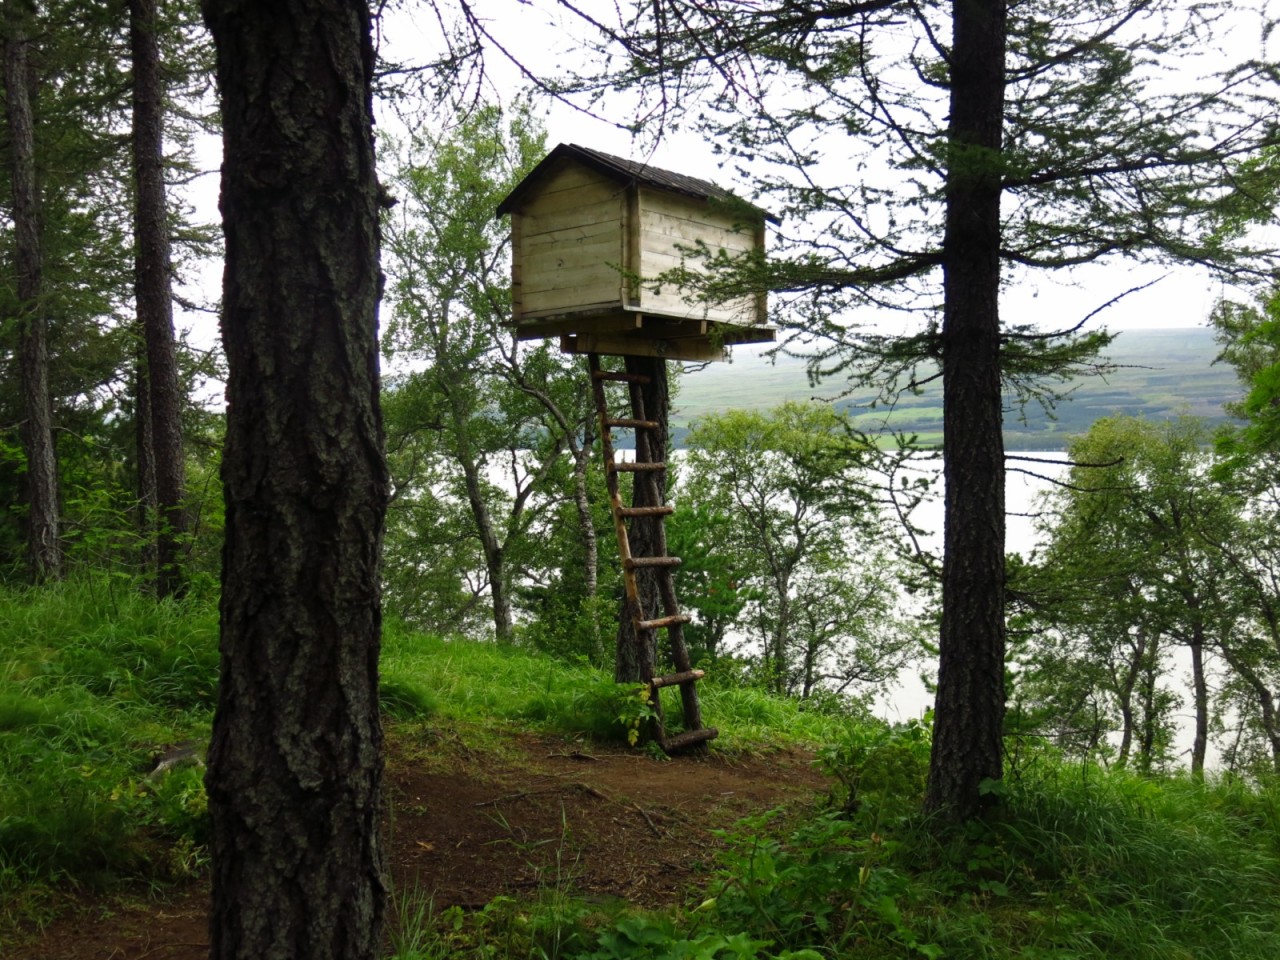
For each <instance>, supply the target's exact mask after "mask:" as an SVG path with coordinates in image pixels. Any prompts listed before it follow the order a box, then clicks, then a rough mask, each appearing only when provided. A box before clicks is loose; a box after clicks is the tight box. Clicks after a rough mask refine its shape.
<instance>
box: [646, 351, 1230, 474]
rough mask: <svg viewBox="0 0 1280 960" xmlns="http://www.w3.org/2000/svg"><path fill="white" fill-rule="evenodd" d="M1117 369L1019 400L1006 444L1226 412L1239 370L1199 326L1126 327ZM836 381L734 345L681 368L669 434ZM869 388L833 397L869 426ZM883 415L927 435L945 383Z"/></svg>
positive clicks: (875, 421)
mask: <svg viewBox="0 0 1280 960" xmlns="http://www.w3.org/2000/svg"><path fill="white" fill-rule="evenodd" d="M1106 355H1107V358H1108V359H1110V360H1111V361H1112V363H1114V364H1115V365H1116V367H1117V369H1116V370H1115V371H1114V372H1112V373H1110V374H1108V375H1106V376H1105V377H1083V378H1081V379H1079V380H1077V381H1076V382H1075V383H1073V384H1071V385H1070V390H1071V396H1070V398H1069V399H1066V400H1064V401H1063V402H1061V403H1060V404H1058V406H1057V409H1056V410H1055V411H1054V414H1053V416H1052V418H1051V417H1050V416H1049V415H1047V414H1046V413H1045V412H1044V411H1043V410H1041V409H1040V407H1039V405H1037V404H1032V405H1031V406H1030V407H1028V408H1027V409H1026V411H1025V412H1024V414H1025V420H1026V422H1025V423H1021V422H1019V416H1020V413H1019V411H1017V410H1014V411H1007V412H1006V415H1005V416H1006V421H1005V422H1006V426H1005V446H1006V447H1007V448H1009V449H1014V450H1019V449H1020V450H1060V449H1062V448H1063V447H1065V445H1066V442H1067V440H1068V438H1070V437H1073V436H1076V435H1078V434H1081V433H1084V432H1085V431H1087V430H1088V429H1089V426H1090V424H1092V423H1093V422H1094V421H1095V420H1097V419H1098V418H1099V417H1106V416H1111V415H1114V414H1126V415H1131V416H1144V417H1148V418H1150V419H1153V420H1159V419H1165V418H1168V417H1175V416H1179V415H1183V414H1190V415H1192V416H1197V417H1203V418H1204V419H1205V420H1207V421H1209V422H1210V423H1214V424H1217V423H1224V422H1226V420H1227V419H1228V418H1227V416H1226V414H1225V413H1224V412H1223V409H1222V405H1223V404H1224V403H1225V402H1227V401H1229V400H1232V399H1235V398H1236V397H1238V396H1239V395H1240V386H1239V384H1238V382H1237V381H1236V377H1235V371H1234V370H1233V369H1232V368H1231V367H1229V366H1227V365H1225V364H1215V363H1214V362H1213V361H1214V358H1215V357H1216V356H1217V355H1218V347H1217V345H1216V344H1215V343H1214V340H1213V332H1212V331H1211V330H1209V329H1208V328H1205V327H1188V328H1179V329H1170V330H1124V331H1120V332H1119V334H1118V335H1117V337H1116V339H1115V342H1114V343H1112V345H1111V347H1110V348H1109V349H1108V351H1107V354H1106ZM839 392H840V384H838V383H835V382H830V383H824V384H821V385H820V386H818V387H816V388H815V387H810V386H809V381H808V377H807V376H806V373H805V365H804V362H803V361H801V360H795V359H792V358H787V357H780V358H778V361H777V362H776V363H771V362H770V361H769V360H768V359H767V358H766V357H763V356H759V355H751V356H749V355H745V354H739V356H738V358H737V359H736V360H735V361H734V362H733V363H715V364H709V365H708V366H706V367H705V368H703V369H699V370H695V371H693V372H691V373H688V374H685V375H682V376H681V377H680V378H679V390H678V393H677V395H676V399H675V403H674V408H673V410H672V414H671V427H672V435H673V438H674V441H675V443H676V445H677V446H679V445H682V444H683V441H684V437H685V435H686V434H687V432H688V426H689V424H690V423H691V422H693V421H696V420H698V419H699V418H700V417H703V416H706V415H707V414H708V413H713V412H719V411H724V410H734V409H768V408H770V407H775V406H777V405H778V404H780V403H782V402H784V401H786V400H805V399H809V398H811V397H818V398H822V399H829V398H832V397H834V396H836V395H837V394H839ZM871 399H872V396H871V393H870V392H869V391H860V392H858V393H855V394H853V395H852V396H851V397H849V398H846V399H844V400H840V401H838V402H837V405H838V406H840V407H844V408H848V409H850V410H851V411H852V412H853V413H854V415H855V418H856V420H857V422H858V423H859V424H860V425H861V426H862V427H863V428H864V429H866V430H868V431H877V430H879V429H880V428H881V426H882V425H883V424H884V423H885V421H886V415H885V411H884V410H883V409H871V408H870V407H869V406H868V405H869V403H870V401H871ZM888 425H889V426H891V427H892V428H893V429H896V430H901V431H904V432H906V433H915V434H918V435H919V437H920V440H921V442H923V443H936V442H938V441H939V440H940V439H941V436H942V390H941V384H939V383H935V384H931V385H930V386H929V387H928V388H926V389H925V391H924V392H923V393H922V394H921V395H920V396H907V397H903V398H901V400H900V401H899V402H898V404H897V407H896V409H895V410H894V411H893V412H892V414H891V415H890V416H889V417H888Z"/></svg>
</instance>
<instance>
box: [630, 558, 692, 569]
mask: <svg viewBox="0 0 1280 960" xmlns="http://www.w3.org/2000/svg"><path fill="white" fill-rule="evenodd" d="M623 562H624V563H625V564H626V566H627V567H628V568H630V569H632V570H635V569H637V568H638V567H678V566H680V558H679V557H628V558H627V559H626V560H625V561H623Z"/></svg>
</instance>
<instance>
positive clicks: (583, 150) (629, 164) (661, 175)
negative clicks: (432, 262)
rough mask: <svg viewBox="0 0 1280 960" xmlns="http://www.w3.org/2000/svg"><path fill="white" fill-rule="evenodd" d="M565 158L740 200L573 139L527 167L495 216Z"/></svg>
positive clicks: (646, 181) (623, 178)
mask: <svg viewBox="0 0 1280 960" xmlns="http://www.w3.org/2000/svg"><path fill="white" fill-rule="evenodd" d="M566 159H569V160H576V161H577V162H578V163H581V164H583V165H584V166H586V167H590V168H591V169H592V170H595V171H596V172H597V173H601V174H603V175H604V176H606V177H609V178H610V179H612V180H616V181H617V182H618V183H621V184H631V183H638V184H640V185H642V186H646V187H656V188H658V189H659V190H668V191H670V192H672V193H682V194H684V195H685V196H687V197H694V198H695V199H698V200H726V201H732V202H734V203H743V202H744V201H742V200H740V199H739V198H737V197H735V196H734V195H733V194H732V193H730V192H729V191H728V190H725V189H723V188H722V187H718V186H716V185H715V184H714V183H712V182H710V181H709V180H699V179H698V178H697V177H690V176H686V175H685V174H683V173H673V172H672V171H670V170H662V169H660V168H658V167H654V166H650V165H649V164H647V163H641V162H639V161H637V160H626V159H624V158H622V157H615V156H613V155H612V154H608V153H601V152H600V151H599V150H592V149H591V148H590V147H580V146H578V145H577V144H576V143H562V144H560V145H559V146H557V147H556V148H555V149H554V150H552V151H551V152H550V153H549V154H547V155H546V156H545V157H543V159H542V162H541V163H539V164H538V165H537V166H536V167H534V168H533V169H532V170H530V171H529V175H528V176H526V177H525V178H524V179H523V180H521V181H520V182H519V183H518V184H516V188H515V189H514V190H512V191H511V192H510V193H509V194H507V196H506V199H504V200H503V201H502V203H500V204H498V216H502V215H503V214H505V213H511V212H512V211H513V210H515V209H516V208H517V207H518V206H519V205H520V202H521V201H522V200H523V199H524V198H525V196H526V195H527V194H528V193H529V192H530V191H532V190H533V189H535V187H536V186H537V183H538V181H539V180H541V179H542V178H543V176H545V175H546V174H547V173H548V172H549V171H550V170H551V169H553V168H554V167H555V166H556V165H557V164H558V163H559V162H560V161H561V160H566ZM746 206H747V207H748V208H749V209H751V210H754V211H756V212H757V213H759V214H760V216H762V217H764V218H765V219H766V220H768V221H770V222H771V223H779V222H781V221H779V219H778V218H777V217H776V216H774V215H773V214H771V213H770V212H769V211H767V210H764V209H761V208H760V207H757V206H755V205H753V204H749V203H748V204H746Z"/></svg>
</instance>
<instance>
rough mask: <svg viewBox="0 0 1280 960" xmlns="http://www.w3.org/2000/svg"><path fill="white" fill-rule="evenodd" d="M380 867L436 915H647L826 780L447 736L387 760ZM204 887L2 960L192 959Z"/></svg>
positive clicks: (122, 911)
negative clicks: (545, 899)
mask: <svg viewBox="0 0 1280 960" xmlns="http://www.w3.org/2000/svg"><path fill="white" fill-rule="evenodd" d="M388 757H389V759H388V765H387V778H386V793H387V799H388V822H387V826H388V836H389V843H388V863H389V866H390V868H391V874H392V879H393V882H394V883H395V884H396V885H398V887H399V888H400V889H414V888H415V886H416V889H418V890H421V891H429V892H431V893H433V895H434V903H435V907H436V909H437V910H442V909H444V908H446V907H449V906H452V905H455V904H456V905H459V906H462V907H463V908H467V909H477V908H479V907H481V906H483V905H484V904H486V903H488V902H489V901H490V900H492V899H493V898H494V897H496V896H498V895H502V894H505V895H508V896H513V897H517V898H519V897H527V896H530V895H531V894H532V893H533V892H534V891H535V890H536V889H537V888H538V887H539V886H560V887H562V888H567V889H570V890H572V891H573V892H575V893H576V894H579V895H583V896H587V897H592V898H601V899H607V898H621V899H624V900H627V901H629V902H631V903H635V904H640V905H645V906H659V905H662V904H670V903H674V902H677V901H679V900H680V899H681V898H682V897H683V896H684V895H685V893H686V892H688V890H689V888H690V886H691V885H692V884H693V883H695V882H696V880H697V877H698V876H699V872H700V869H701V868H702V867H703V866H704V865H705V864H706V863H707V862H708V861H709V860H710V857H711V854H712V852H713V849H714V845H715V838H714V837H713V835H712V833H711V831H712V830H714V829H716V828H718V827H723V826H728V825H729V824H731V823H733V821H735V820H736V819H738V818H739V817H742V816H745V815H748V814H751V813H759V812H763V811H765V810H768V809H771V808H772V807H775V806H778V805H780V804H784V803H789V802H792V801H804V800H807V799H811V798H812V797H813V796H814V794H815V793H818V792H821V791H822V790H824V789H825V788H826V782H825V780H824V779H823V777H822V776H820V775H819V774H818V773H817V772H816V771H815V770H814V769H813V768H812V766H811V765H810V763H809V760H810V758H809V757H807V756H804V755H800V754H797V753H793V752H786V751H779V752H776V753H773V754H771V755H767V756H762V755H752V756H745V757H733V758H731V757H726V756H723V755H720V754H716V753H713V754H712V756H711V757H710V758H708V759H704V760H693V759H684V760H678V761H666V762H661V761H655V760H652V759H650V758H648V757H646V756H643V755H641V754H638V753H636V752H634V751H628V750H625V749H622V748H619V747H613V746H604V745H599V744H585V743H579V742H575V741H569V740H563V739H556V738H550V737H538V736H531V735H527V734H517V735H514V736H513V737H512V738H511V739H509V740H507V741H504V742H503V743H502V744H501V745H500V748H499V749H498V750H496V751H493V752H491V751H490V750H489V749H486V750H485V751H484V752H483V753H480V752H477V751H475V750H473V749H470V748H468V747H467V746H465V745H464V744H463V742H462V741H461V740H460V739H458V738H457V737H456V736H453V735H452V734H451V733H450V732H449V731H433V732H431V733H423V734H417V735H412V736H411V735H404V734H401V735H399V736H397V737H395V738H394V739H393V741H392V742H391V744H390V747H389V750H388ZM207 898H208V887H207V884H205V883H203V882H193V883H191V884H189V885H185V886H183V887H179V888H176V889H170V890H168V891H166V892H165V893H164V894H163V895H162V896H161V897H160V898H159V899H152V900H139V899H133V900H127V901H121V900H119V899H112V900H100V901H91V902H88V903H86V904H85V905H84V907H83V908H82V909H81V910H79V911H77V913H76V914H75V915H74V916H67V917H65V918H63V919H62V920H60V921H58V922H56V923H54V924H53V925H51V926H50V927H49V928H48V929H47V930H46V931H44V933H43V935H41V936H40V937H39V938H38V939H35V940H33V941H32V942H30V943H29V944H27V945H26V946H20V947H17V948H16V949H14V950H12V951H6V957H7V958H9V960H204V958H205V957H206V956H207V950H208V947H207V943H208V938H207V931H206V922H207V913H206V901H207Z"/></svg>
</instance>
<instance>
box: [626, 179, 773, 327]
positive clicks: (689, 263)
mask: <svg viewBox="0 0 1280 960" xmlns="http://www.w3.org/2000/svg"><path fill="white" fill-rule="evenodd" d="M639 206H640V270H639V272H640V275H641V276H642V277H643V278H644V279H645V282H644V283H643V284H642V285H641V286H642V290H641V299H640V306H641V307H642V309H643V310H644V311H645V312H646V313H656V314H663V315H666V316H674V317H697V318H704V317H705V318H706V319H708V320H714V321H717V322H722V323H734V324H741V325H748V324H752V323H764V322H765V318H764V317H763V316H760V317H757V315H756V314H757V310H758V303H757V301H756V298H745V299H743V300H737V301H732V302H730V303H724V304H718V305H715V306H711V307H705V306H704V305H702V304H699V303H693V304H690V303H688V302H686V301H685V298H684V295H683V294H682V293H681V291H680V290H678V289H677V288H675V287H673V286H671V285H670V284H666V285H662V287H661V293H655V292H654V290H653V287H654V284H653V283H652V282H650V281H651V280H652V278H654V277H657V276H659V275H660V274H662V273H663V272H665V271H667V270H672V269H675V268H677V267H679V266H681V264H682V263H683V265H684V266H685V267H687V268H689V269H692V270H698V271H699V272H704V270H705V266H704V264H703V263H702V262H701V261H699V260H698V259H697V258H688V259H686V258H684V257H683V256H682V255H681V253H680V251H679V249H678V247H693V246H695V245H696V244H697V242H698V241H699V240H701V241H703V242H704V243H706V245H707V246H708V247H709V248H710V249H711V250H712V251H713V252H714V251H716V250H721V249H722V250H725V251H727V252H728V253H730V254H736V253H744V252H747V251H749V250H751V249H753V247H754V246H755V244H756V243H757V242H758V239H759V232H758V231H757V230H756V229H754V228H752V227H743V228H741V229H735V227H736V226H737V225H736V224H735V222H734V220H733V217H732V216H730V215H729V214H727V213H724V212H722V211H719V210H716V209H714V208H712V207H711V206H710V205H708V204H707V203H706V202H704V201H700V200H695V199H693V198H686V197H682V196H679V195H678V194H671V193H666V192H663V191H657V190H652V189H645V188H641V190H640V205H639Z"/></svg>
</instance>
